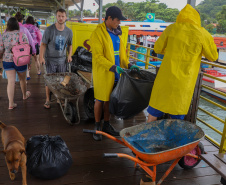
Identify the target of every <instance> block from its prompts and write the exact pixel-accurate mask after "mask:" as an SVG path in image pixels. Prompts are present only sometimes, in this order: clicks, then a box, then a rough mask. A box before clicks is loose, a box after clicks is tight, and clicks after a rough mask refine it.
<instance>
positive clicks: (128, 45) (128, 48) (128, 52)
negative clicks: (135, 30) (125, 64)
mask: <svg viewBox="0 0 226 185" xmlns="http://www.w3.org/2000/svg"><path fill="white" fill-rule="evenodd" d="M130 45H131V44H130V43H129V42H128V44H127V57H128V61H129V57H130Z"/></svg>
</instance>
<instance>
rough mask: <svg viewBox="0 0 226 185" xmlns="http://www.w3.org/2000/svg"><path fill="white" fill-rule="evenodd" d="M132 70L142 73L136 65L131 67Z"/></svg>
mask: <svg viewBox="0 0 226 185" xmlns="http://www.w3.org/2000/svg"><path fill="white" fill-rule="evenodd" d="M130 69H131V70H132V69H135V70H137V71H140V68H139V67H138V66H136V65H132V66H131V67H130Z"/></svg>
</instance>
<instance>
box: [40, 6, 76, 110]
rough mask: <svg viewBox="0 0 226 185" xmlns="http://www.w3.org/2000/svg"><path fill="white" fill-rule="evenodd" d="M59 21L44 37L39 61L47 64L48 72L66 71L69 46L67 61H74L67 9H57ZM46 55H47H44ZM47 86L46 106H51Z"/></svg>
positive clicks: (48, 28) (50, 27)
mask: <svg viewBox="0 0 226 185" xmlns="http://www.w3.org/2000/svg"><path fill="white" fill-rule="evenodd" d="M56 19H57V22H56V23H55V24H52V25H51V26H49V27H47V28H46V30H45V32H44V35H43V37H42V42H41V47H40V55H39V61H40V63H41V64H45V65H46V71H47V73H63V72H66V68H67V65H66V49H67V47H68V48H69V50H68V51H69V52H68V57H67V62H71V61H72V57H71V56H72V36H73V35H72V31H71V29H69V28H68V27H67V26H65V21H66V19H67V16H66V11H65V10H64V9H59V10H57V11H56ZM44 55H45V56H44ZM45 88H46V102H45V104H44V107H45V108H46V109H49V108H50V91H49V88H48V86H46V87H45Z"/></svg>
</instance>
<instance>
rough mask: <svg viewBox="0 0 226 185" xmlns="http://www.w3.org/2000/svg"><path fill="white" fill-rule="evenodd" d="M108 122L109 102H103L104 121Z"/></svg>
mask: <svg viewBox="0 0 226 185" xmlns="http://www.w3.org/2000/svg"><path fill="white" fill-rule="evenodd" d="M109 120H110V112H109V101H106V102H104V121H109Z"/></svg>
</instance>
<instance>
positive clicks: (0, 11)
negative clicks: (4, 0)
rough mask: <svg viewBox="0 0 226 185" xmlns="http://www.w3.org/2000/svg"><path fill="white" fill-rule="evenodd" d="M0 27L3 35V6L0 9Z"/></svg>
mask: <svg viewBox="0 0 226 185" xmlns="http://www.w3.org/2000/svg"><path fill="white" fill-rule="evenodd" d="M0 26H1V30H0V31H1V34H2V32H3V31H2V5H1V7H0Z"/></svg>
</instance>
